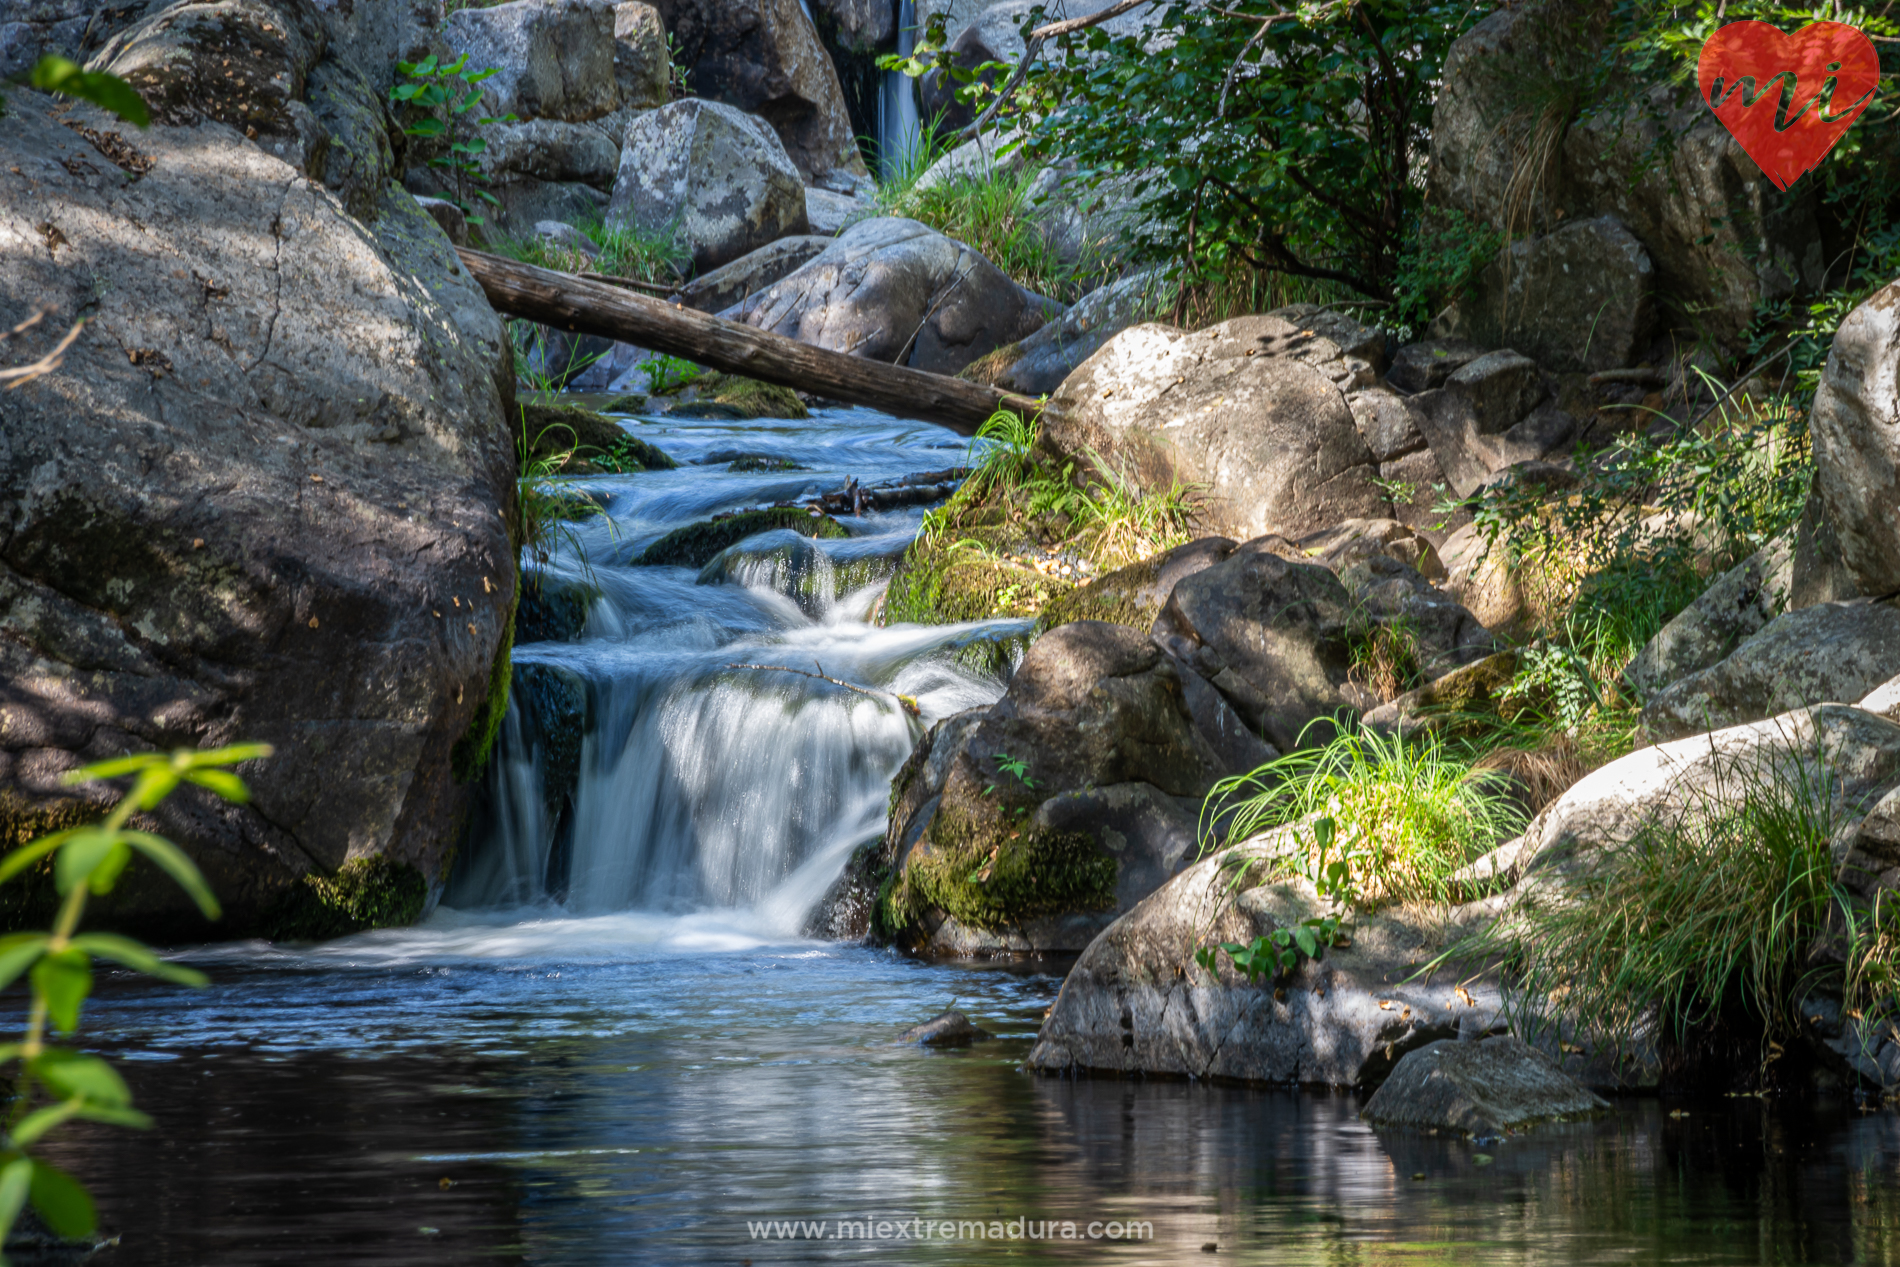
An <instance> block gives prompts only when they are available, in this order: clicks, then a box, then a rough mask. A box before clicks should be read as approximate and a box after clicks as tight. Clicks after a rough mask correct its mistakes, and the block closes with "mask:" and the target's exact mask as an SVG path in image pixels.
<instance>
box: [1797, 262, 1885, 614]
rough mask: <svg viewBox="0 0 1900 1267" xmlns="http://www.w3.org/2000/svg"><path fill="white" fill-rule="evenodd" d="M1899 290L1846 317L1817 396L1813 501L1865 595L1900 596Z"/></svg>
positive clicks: (1813, 423) (1880, 295) (1878, 295)
mask: <svg viewBox="0 0 1900 1267" xmlns="http://www.w3.org/2000/svg"><path fill="white" fill-rule="evenodd" d="M1897 367H1900V282H1896V283H1893V284H1891V285H1889V286H1887V287H1886V288H1885V289H1883V290H1881V291H1879V292H1878V293H1876V294H1875V295H1874V296H1873V297H1872V298H1870V299H1868V300H1867V301H1866V302H1865V303H1863V304H1861V305H1860V307H1858V308H1856V309H1854V311H1853V312H1851V313H1849V314H1848V315H1847V319H1846V320H1845V321H1843V322H1841V327H1840V330H1839V331H1838V332H1837V333H1836V334H1835V336H1834V343H1833V346H1832V347H1831V348H1830V349H1829V350H1828V354H1827V367H1826V369H1825V370H1823V371H1822V374H1821V386H1820V389H1819V390H1818V391H1816V392H1815V394H1814V410H1813V416H1812V419H1811V423H1810V426H1811V429H1812V431H1813V433H1814V467H1815V473H1814V488H1815V498H1816V500H1818V501H1819V502H1820V503H1821V516H1822V518H1823V519H1824V520H1825V522H1826V523H1827V524H1828V526H1829V527H1830V528H1831V529H1832V531H1833V533H1834V535H1835V537H1836V538H1837V539H1838V540H1839V542H1840V553H1841V556H1842V558H1843V560H1844V561H1845V562H1846V564H1847V570H1848V572H1849V574H1850V575H1851V576H1852V578H1853V582H1854V584H1855V585H1857V586H1858V587H1859V588H1860V592H1861V593H1863V594H1867V595H1870V596H1872V597H1886V596H1888V595H1892V594H1896V593H1900V514H1897V513H1896V512H1895V507H1900V368H1897Z"/></svg>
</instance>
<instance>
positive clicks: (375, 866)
mask: <svg viewBox="0 0 1900 1267" xmlns="http://www.w3.org/2000/svg"><path fill="white" fill-rule="evenodd" d="M428 896H429V882H428V881H427V880H426V879H424V878H423V875H422V872H420V871H418V870H416V869H415V868H414V867H412V866H410V865H409V864H408V863H406V862H397V861H394V860H392V859H389V858H385V857H382V856H381V855H377V856H375V857H369V858H354V859H351V860H350V861H349V862H346V863H344V864H343V865H342V866H341V867H340V868H338V870H337V872H336V874H335V875H318V874H315V873H312V874H310V875H306V876H304V877H303V879H302V880H300V881H298V883H297V884H295V885H293V886H292V887H291V888H290V890H289V891H288V892H286V893H285V894H284V896H283V898H282V899H280V901H279V902H278V905H277V908H276V910H275V911H274V912H273V913H272V916H271V918H270V919H269V920H268V921H267V924H266V926H267V929H268V933H269V936H270V937H271V938H272V939H273V940H275V941H322V940H324V939H326V938H330V937H341V936H343V935H345V934H346V933H355V932H361V931H362V930H363V929H366V928H397V927H401V926H403V925H406V924H413V923H415V922H416V920H417V919H419V918H420V917H421V915H422V907H423V904H424V903H425V902H426V901H427V900H428Z"/></svg>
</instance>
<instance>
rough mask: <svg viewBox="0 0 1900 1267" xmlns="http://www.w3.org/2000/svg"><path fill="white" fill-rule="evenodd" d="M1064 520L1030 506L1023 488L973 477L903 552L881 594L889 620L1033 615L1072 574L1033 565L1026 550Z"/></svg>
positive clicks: (1063, 589)
mask: <svg viewBox="0 0 1900 1267" xmlns="http://www.w3.org/2000/svg"><path fill="white" fill-rule="evenodd" d="M1061 527H1062V525H1060V524H1055V523H1051V522H1048V521H1046V520H1040V519H1038V518H1037V517H1036V516H1034V515H1032V514H1030V513H1029V508H1028V506H1027V505H1026V504H1025V499H1024V496H1023V494H1022V491H1021V490H1020V489H1008V488H1001V487H995V486H991V487H987V488H986V487H980V481H978V480H968V481H966V482H965V483H964V485H963V487H961V488H959V489H958V490H957V491H956V495H955V496H953V497H951V499H950V500H949V501H947V502H945V503H944V504H943V505H942V506H941V507H939V508H938V509H936V510H934V511H932V512H931V513H930V514H929V515H928V516H927V517H926V518H925V520H924V527H923V530H922V531H921V532H919V533H918V534H917V539H916V540H915V541H914V542H912V543H911V546H910V549H908V550H906V551H905V552H904V557H903V560H902V561H901V562H900V563H899V564H898V567H897V572H896V574H895V575H894V576H892V578H891V586H890V589H889V591H888V592H887V593H886V595H885V599H884V622H885V623H886V624H898V623H915V624H920V625H946V624H954V623H957V622H960V621H966V620H990V619H993V618H996V617H999V616H1000V617H1009V616H1034V615H1036V614H1037V613H1039V612H1040V611H1041V610H1042V609H1043V608H1044V607H1045V606H1047V605H1048V604H1049V603H1051V602H1053V601H1055V600H1056V599H1057V598H1059V597H1060V596H1061V595H1063V594H1065V593H1067V592H1068V590H1069V589H1070V588H1071V586H1072V584H1073V583H1072V582H1070V581H1068V580H1065V579H1063V578H1062V577H1060V576H1054V575H1050V574H1049V573H1047V572H1043V571H1040V570H1039V569H1037V568H1035V567H1032V566H1031V565H1030V564H1029V563H1028V562H1026V561H1024V560H1025V559H1026V558H1027V554H1028V552H1029V551H1031V550H1034V549H1037V548H1038V547H1039V546H1042V545H1046V544H1048V543H1050V542H1053V541H1055V540H1057V539H1059V538H1060V535H1061V533H1060V529H1061Z"/></svg>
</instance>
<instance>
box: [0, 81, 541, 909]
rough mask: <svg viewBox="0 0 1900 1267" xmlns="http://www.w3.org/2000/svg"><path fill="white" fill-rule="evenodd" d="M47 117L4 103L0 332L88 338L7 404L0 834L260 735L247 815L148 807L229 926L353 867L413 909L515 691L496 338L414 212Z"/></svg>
mask: <svg viewBox="0 0 1900 1267" xmlns="http://www.w3.org/2000/svg"><path fill="white" fill-rule="evenodd" d="M52 105H53V103H52V102H51V101H50V100H49V99H47V98H45V97H41V96H38V95H36V94H33V93H30V92H20V91H14V90H11V89H10V90H9V91H8V113H7V118H6V120H5V126H4V127H0V171H10V170H13V169H17V174H15V175H13V176H12V177H11V179H12V181H13V186H12V193H11V195H10V198H9V200H8V201H6V202H5V203H4V204H0V241H5V242H8V243H10V244H11V247H10V249H8V250H7V251H6V252H5V260H6V263H5V266H4V267H0V308H4V309H5V311H7V312H9V313H13V314H19V315H20V316H24V315H27V314H30V313H32V312H33V311H35V310H36V309H38V308H39V307H40V306H41V305H46V306H47V307H48V308H49V310H50V312H49V317H48V319H47V320H45V321H44V322H43V323H42V325H41V326H40V327H38V328H36V330H35V331H34V334H33V337H32V338H30V339H27V340H22V341H15V342H13V343H10V344H9V354H10V357H9V359H10V360H11V359H14V358H17V357H18V356H20V355H21V354H25V355H26V356H27V357H29V358H31V357H34V356H38V355H39V354H40V353H42V352H44V351H46V350H47V349H48V348H50V346H51V344H52V342H53V341H54V340H56V339H57V338H58V336H59V334H60V332H61V331H63V330H64V328H65V326H66V324H67V322H68V321H69V320H70V319H71V317H72V316H73V315H75V314H80V313H85V314H87V315H88V316H89V317H90V322H89V324H88V325H87V326H86V328H85V329H84V331H82V333H81V335H80V337H79V339H78V341H77V342H76V343H75V344H74V345H73V347H72V348H71V350H70V351H68V353H67V354H66V360H65V363H64V365H63V366H61V367H60V368H59V369H58V370H57V371H55V372H54V373H52V374H50V375H49V376H47V377H45V378H43V379H41V380H40V381H38V382H35V383H32V384H29V385H27V386H24V387H22V388H20V389H19V390H16V391H12V392H7V393H4V394H0V420H3V422H4V426H0V435H4V440H3V441H0V490H4V491H3V492H0V500H4V501H5V502H6V503H7V504H8V505H9V506H10V507H11V508H12V509H11V517H10V519H9V521H8V525H7V529H6V532H5V535H4V540H3V543H0V563H3V564H4V567H0V609H4V612H5V617H4V623H5V624H6V626H7V628H8V629H9V631H10V632H11V634H12V636H11V637H10V638H9V639H7V640H6V641H5V642H4V644H0V657H3V658H4V659H5V661H6V663H5V667H4V669H0V682H3V683H4V688H3V693H0V735H4V740H0V783H3V784H4V787H5V791H4V794H0V795H3V797H4V799H3V801H0V803H4V805H5V806H6V810H5V817H6V828H7V834H8V836H9V838H12V839H21V838H23V837H30V836H31V835H32V834H34V833H35V832H36V831H37V830H39V829H41V828H42V827H45V826H48V825H52V824H57V823H63V822H65V821H69V820H68V819H65V818H62V817H61V815H68V814H73V813H78V812H81V811H82V810H84V809H86V808H88V807H94V806H97V805H98V804H99V801H100V798H102V797H104V796H106V795H108V792H107V790H106V789H103V788H97V789H93V788H88V789H85V790H83V791H80V792H73V791H70V790H67V789H64V788H62V787H61V786H60V785H59V783H58V776H59V775H60V773H61V772H63V771H65V770H68V769H71V768H72V767H73V766H75V765H77V764H80V763H82V762H84V761H88V760H96V759H100V758H103V757H106V756H110V755H117V754H119V753H122V752H124V751H126V750H128V749H131V750H137V749H142V748H170V747H174V746H179V745H192V744H218V743H225V742H231V741H235V740H263V741H268V742H271V743H274V744H276V745H277V748H278V752H279V754H280V755H279V757H278V758H276V759H274V760H272V761H268V762H263V763H260V764H259V765H258V766H257V767H256V768H255V769H246V770H245V771H244V772H243V773H244V777H245V778H246V779H247V780H248V781H249V783H250V785H251V789H252V792H253V796H254V799H253V802H252V804H251V805H250V806H248V807H223V806H220V805H216V804H213V803H211V802H210V801H209V800H207V799H200V798H198V797H196V796H195V795H183V796H181V797H179V798H178V799H177V803H176V805H175V806H174V805H172V804H170V803H168V804H167V806H166V807H165V808H164V809H163V811H162V812H161V813H160V814H159V815H158V818H159V825H160V826H161V827H162V828H163V829H164V830H166V831H167V832H168V833H170V834H172V835H174V836H175V837H176V838H177V839H178V840H179V841H180V843H181V844H182V845H184V847H185V848H186V849H187V850H188V851H189V852H191V853H192V855H193V856H194V857H195V858H196V859H197V860H198V862H199V864H200V866H201V867H203V869H204V870H205V872H206V874H207V876H208V877H209V878H210V881H211V884H212V887H213V888H214V889H215V890H216V891H217V893H218V895H219V896H220V898H221V899H223V901H224V905H225V910H226V912H227V914H226V919H225V921H224V923H223V924H222V925H221V926H220V929H219V931H220V932H221V933H223V934H224V935H227V936H243V935H255V934H257V933H260V932H269V931H271V930H272V929H273V927H275V926H276V925H274V923H273V921H274V920H278V919H287V920H292V919H293V917H295V916H296V915H297V910H298V908H297V903H298V902H299V901H300V900H303V899H305V898H308V897H309V896H310V894H311V893H312V890H310V889H309V888H308V887H307V886H304V885H302V884H301V883H300V879H301V878H302V877H304V876H307V875H311V876H332V875H336V874H338V873H343V874H344V875H345V877H346V878H347V876H350V875H358V874H363V872H361V871H360V870H359V871H357V872H350V871H346V864H348V865H351V866H358V867H359V868H361V867H366V866H368V867H370V870H377V869H378V868H381V870H377V873H378V874H386V875H389V876H392V877H394V876H408V877H412V878H413V882H414V885H415V889H414V892H413V905H411V906H409V907H408V909H407V915H408V916H409V917H411V918H413V916H414V915H415V914H416V913H417V911H418V910H419V909H420V905H421V902H422V896H423V892H424V890H426V889H427V887H428V886H429V885H432V884H438V883H439V882H440V880H441V879H442V877H443V872H444V869H445V867H446V865H447V862H448V858H449V855H450V853H451V851H452V846H453V843H454V840H455V838H456V830H457V824H458V821H459V819H460V817H461V815H462V814H463V812H464V810H465V807H466V804H467V788H466V787H465V786H464V784H463V782H462V780H465V779H467V778H469V777H471V776H472V775H473V774H474V773H477V772H479V769H480V766H481V761H482V758H483V756H484V755H485V753H486V750H487V747H488V744H489V742H490V739H491V737H492V734H493V727H494V725H496V724H498V723H499V721H500V719H501V709H502V692H503V690H504V689H505V686H506V681H507V678H506V672H507V663H508V656H507V648H508V638H509V632H508V631H509V623H510V618H511V615H512V611H513V606H514V597H515V566H514V557H513V556H514V550H513V546H512V544H511V543H510V540H509V534H508V529H507V518H506V508H507V507H509V506H511V505H512V499H513V488H514V479H515V469H514V458H513V452H512V448H511V446H510V444H509V440H508V431H507V425H506V422H505V419H504V414H503V399H504V393H511V392H512V373H511V372H510V371H511V366H510V362H509V358H508V355H507V343H506V341H505V339H504V337H503V333H502V329H501V324H500V321H499V320H498V319H497V318H496V316H495V314H494V312H493V311H492V310H491V309H490V308H489V306H488V305H487V303H486V302H485V301H484V299H483V297H482V295H481V292H480V291H479V290H477V289H476V288H475V287H474V286H473V284H472V283H470V282H469V280H468V279H467V277H466V275H465V274H463V273H462V271H461V269H460V268H459V266H458V264H457V262H456V260H455V256H454V253H453V250H452V248H451V247H450V245H449V243H448V241H447V239H446V238H445V237H444V236H443V235H442V233H441V231H440V230H439V228H438V227H437V226H436V224H435V222H434V221H433V220H431V219H430V218H429V217H428V215H427V214H426V213H424V212H423V211H422V210H421V209H420V208H419V207H417V206H416V205H415V203H414V201H413V200H411V199H410V198H409V197H408V196H407V195H406V194H403V193H402V192H401V191H400V190H399V189H395V188H394V187H392V186H390V185H387V184H385V185H384V187H383V189H382V191H381V196H380V197H379V198H378V200H377V202H376V204H375V207H374V211H375V215H374V217H373V219H370V220H367V221H363V220H357V219H353V218H352V217H351V216H349V215H348V214H346V213H345V211H344V209H343V208H342V207H341V206H340V205H339V203H338V201H337V200H336V199H335V198H334V197H333V196H332V195H331V194H330V193H328V192H327V191H325V190H324V189H323V188H322V187H321V186H320V185H318V184H314V183H312V182H310V181H309V180H307V179H305V177H304V175H303V174H301V173H300V172H299V171H297V170H296V169H294V168H293V167H291V166H290V165H288V164H287V163H285V162H284V161H282V160H280V159H277V158H274V157H272V156H271V155H270V154H268V153H266V152H265V151H264V150H262V149H260V148H258V147H257V146H256V145H253V144H250V143H248V142H247V141H246V140H245V139H244V138H243V137H242V136H241V135H240V134H239V133H237V132H234V131H233V130H231V129H230V128H229V127H226V126H225V125H223V124H219V123H202V124H199V125H197V126H193V127H180V128H163V127H160V128H154V129H152V130H151V131H149V132H133V130H132V129H130V128H128V127H125V126H124V125H122V124H118V123H117V122H116V121H115V120H112V119H109V118H107V117H105V116H103V115H102V114H100V113H99V112H96V111H92V110H90V109H89V108H83V107H82V108H78V109H73V110H71V111H70V113H61V114H59V115H54V114H52V113H50V108H51V107H52ZM62 123H64V124H65V125H66V126H61V124H62ZM82 127H83V128H87V129H91V131H90V132H87V133H82V132H81V131H80V130H79V129H80V128H82ZM89 137H97V138H99V140H98V142H97V144H96V145H95V144H93V143H90V142H89V140H88V138H89ZM61 160H65V161H64V162H62V161H61ZM115 161H118V162H134V161H136V163H137V164H138V165H139V166H141V167H142V168H145V169H146V170H144V174H143V175H142V176H140V178H139V179H138V180H137V181H135V182H129V183H128V182H126V181H125V180H124V179H123V178H122V176H121V173H120V172H119V171H118V170H117V169H116V168H115V167H114V165H113V164H114V162H115ZM94 277H110V278H111V285H110V286H109V287H106V288H103V289H95V287H94V284H93V281H92V280H91V279H93V278H94ZM16 319H17V318H16ZM370 864H374V866H370ZM408 883H409V881H407V880H404V881H402V885H404V886H406V885H407V884H408ZM399 887H401V886H399ZM382 896H390V895H382ZM405 900H407V899H405ZM181 903H182V899H174V898H173V897H172V896H171V895H170V893H169V892H167V891H166V890H165V889H164V888H162V887H160V886H157V885H151V886H147V885H144V884H127V885H122V886H121V890H120V892H119V893H117V894H115V895H114V896H113V897H112V898H111V899H110V900H109V901H108V902H107V903H106V904H105V905H104V909H103V911H102V914H103V917H104V918H105V919H106V920H108V921H109V922H111V923H114V924H117V925H119V926H122V927H131V928H140V929H144V930H146V931H148V932H151V933H154V934H156V935H159V936H178V937H181V938H193V939H196V938H200V937H202V936H204V934H205V928H204V925H203V924H202V922H200V921H199V920H198V918H197V916H196V915H195V914H185V913H184V912H185V911H187V910H189V908H188V906H183V905H181ZM401 906H402V904H401V903H398V904H397V906H396V908H394V909H392V911H391V914H392V915H393V916H395V917H397V918H400V917H401V915H402V913H403V912H402V910H401ZM346 926H347V925H346Z"/></svg>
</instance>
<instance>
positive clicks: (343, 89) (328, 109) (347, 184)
mask: <svg viewBox="0 0 1900 1267" xmlns="http://www.w3.org/2000/svg"><path fill="white" fill-rule="evenodd" d="M304 88H305V92H306V94H307V97H306V99H307V104H308V105H309V107H310V110H311V113H312V114H313V115H314V116H315V117H316V121H317V124H318V126H319V127H321V128H322V129H323V131H324V133H325V134H326V135H327V137H328V138H329V145H328V148H327V149H326V151H325V154H324V158H323V184H324V188H326V189H328V190H330V192H332V193H334V194H335V195H336V196H337V198H338V199H339V200H341V201H342V203H343V209H344V210H345V211H348V212H349V213H350V215H352V216H354V217H355V218H357V219H359V220H371V219H374V218H375V208H376V205H377V204H378V203H379V202H381V201H382V199H383V197H384V195H385V193H386V191H387V190H388V187H389V182H390V180H391V179H392V178H394V177H395V175H396V174H397V166H396V152H395V147H394V145H393V144H392V143H391V137H392V136H394V135H396V134H397V132H398V129H397V128H396V125H395V121H394V120H393V119H392V118H391V117H390V114H389V109H388V106H387V105H386V104H385V98H384V96H383V94H382V93H380V92H378V91H377V90H376V88H375V87H374V86H373V85H372V84H371V83H370V81H369V80H368V79H366V78H364V77H363V76H362V75H361V74H359V73H357V71H356V70H355V69H353V68H352V67H350V66H348V65H346V64H344V63H342V62H340V61H338V60H337V59H336V58H335V57H333V56H330V55H326V56H324V57H323V58H322V59H321V60H320V61H318V62H317V64H316V65H315V66H313V67H312V68H311V70H310V74H309V75H308V76H307V77H306V79H305V81H304ZM431 214H433V213H431ZM457 216H458V218H459V216H460V212H459V211H458V212H457ZM437 223H442V221H441V219H440V217H438V218H437ZM443 231H444V232H445V233H449V237H450V240H451V241H455V240H456V239H455V234H454V233H453V232H452V231H451V230H450V228H449V227H448V226H447V225H444V228H443ZM467 234H468V228H467V225H466V223H464V225H463V226H462V235H463V236H462V239H461V240H462V242H464V243H465V242H466V241H467Z"/></svg>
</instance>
